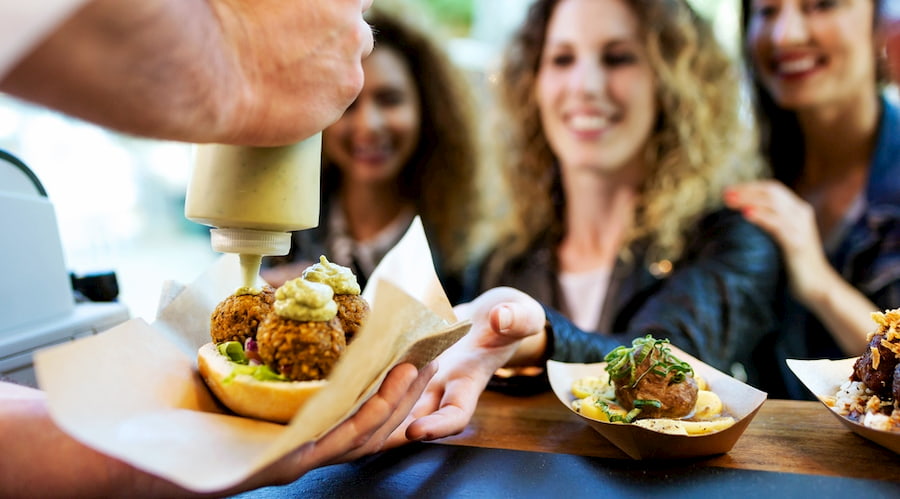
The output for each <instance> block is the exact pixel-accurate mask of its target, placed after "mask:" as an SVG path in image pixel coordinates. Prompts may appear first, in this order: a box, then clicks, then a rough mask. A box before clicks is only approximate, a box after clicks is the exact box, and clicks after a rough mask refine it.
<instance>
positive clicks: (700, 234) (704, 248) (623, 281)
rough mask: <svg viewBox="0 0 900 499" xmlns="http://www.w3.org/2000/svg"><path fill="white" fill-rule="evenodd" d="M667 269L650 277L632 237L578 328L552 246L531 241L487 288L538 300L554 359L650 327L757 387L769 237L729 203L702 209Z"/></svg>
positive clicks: (773, 263) (775, 269)
mask: <svg viewBox="0 0 900 499" xmlns="http://www.w3.org/2000/svg"><path fill="white" fill-rule="evenodd" d="M687 241H688V242H687V244H688V246H687V248H685V251H684V253H683V256H682V257H681V259H680V260H678V261H677V262H673V265H672V269H671V271H670V272H668V273H666V274H664V275H660V274H659V273H657V275H654V274H653V273H651V271H650V270H649V269H648V266H646V265H643V264H641V262H644V261H645V258H644V256H645V250H644V248H643V247H642V245H641V244H635V245H634V247H633V248H631V249H632V254H633V258H631V259H630V260H629V261H628V262H626V261H624V260H622V259H621V258H620V259H619V260H618V261H617V262H616V265H615V268H614V269H613V273H612V276H611V279H610V287H609V290H608V292H607V295H606V301H605V303H604V304H603V307H604V308H603V313H602V315H601V317H600V321H599V324H598V326H597V328H596V332H585V331H583V330H581V329H579V328H578V327H577V326H575V325H574V324H572V322H571V321H570V320H568V319H567V318H566V316H565V309H564V300H563V299H562V293H561V290H560V288H559V281H558V279H557V271H556V264H555V257H554V256H553V249H552V246H551V245H550V244H539V245H536V246H535V247H534V248H533V250H532V251H530V252H528V253H527V254H526V255H525V256H524V257H523V258H521V259H520V260H517V261H514V262H509V263H508V264H507V265H505V267H504V270H503V271H502V272H501V274H500V276H499V278H497V279H494V280H493V282H487V281H486V280H482V281H481V283H480V289H479V291H483V290H486V289H489V288H491V287H495V286H512V287H515V288H517V289H520V290H522V291H524V292H526V293H528V294H529V295H531V296H532V297H534V298H535V299H537V300H538V301H540V302H541V303H542V304H544V306H545V310H546V313H547V320H548V326H549V327H548V333H549V338H548V340H549V343H548V352H547V355H548V358H551V359H554V360H559V361H563V362H601V361H603V357H604V356H605V355H606V353H607V352H609V351H610V350H612V349H613V348H615V347H616V346H619V345H629V346H630V344H631V341H632V340H633V339H634V338H637V337H640V336H644V335H646V334H648V333H649V334H652V335H653V336H654V337H657V338H669V339H670V340H671V342H672V344H674V345H676V346H677V347H679V348H681V349H682V350H685V351H686V352H688V353H690V354H691V355H694V356H695V357H697V358H699V359H701V360H703V361H704V362H706V363H708V364H710V365H712V366H713V367H715V368H717V369H719V370H721V371H724V372H726V373H729V374H732V375H737V376H738V377H741V378H744V379H747V380H748V381H749V382H750V383H751V384H754V385H756V386H758V387H760V388H762V389H765V386H764V382H763V381H762V380H763V379H764V378H765V376H761V372H762V371H766V370H774V372H776V373H777V371H778V368H777V366H763V365H754V364H755V362H754V357H755V356H756V355H757V353H758V352H757V351H758V350H760V349H767V348H769V347H770V345H769V344H768V341H769V340H768V338H769V337H771V335H772V334H773V330H774V324H775V311H774V307H773V304H774V300H775V299H776V296H777V293H776V291H777V290H778V289H779V287H780V286H781V280H782V267H781V261H780V259H779V254H778V249H777V247H776V246H775V243H774V242H773V241H772V240H771V239H770V238H769V237H768V236H767V235H766V234H765V233H764V232H763V231H762V230H760V229H759V228H757V227H755V226H754V225H752V224H750V223H749V222H747V221H745V220H744V219H743V217H742V216H741V215H740V214H739V213H737V212H734V211H731V210H720V211H716V212H714V213H711V214H709V215H707V216H706V217H705V218H703V219H702V220H701V221H700V222H699V223H698V224H697V225H696V227H695V229H694V231H693V233H692V234H691V235H690V237H689V238H688V240H687ZM741 371H745V372H746V377H744V375H743V374H742V373H741Z"/></svg>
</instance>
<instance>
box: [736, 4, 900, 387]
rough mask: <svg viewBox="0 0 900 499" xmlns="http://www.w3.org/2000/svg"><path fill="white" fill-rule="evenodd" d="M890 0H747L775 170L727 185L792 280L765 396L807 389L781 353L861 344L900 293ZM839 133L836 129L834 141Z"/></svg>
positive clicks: (899, 134)
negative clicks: (887, 50) (775, 373)
mask: <svg viewBox="0 0 900 499" xmlns="http://www.w3.org/2000/svg"><path fill="white" fill-rule="evenodd" d="M895 3H896V2H893V1H881V0H835V1H828V2H806V1H801V0H778V1H763V0H743V2H742V12H743V28H744V29H743V38H744V42H745V48H746V54H745V55H746V57H745V61H746V62H745V64H746V66H747V69H748V71H749V73H750V74H751V75H752V77H753V85H752V89H753V104H754V110H755V114H756V117H757V120H758V122H759V123H760V128H761V131H762V141H761V150H762V152H763V154H764V155H765V156H766V159H767V160H768V161H769V163H770V165H771V168H772V174H773V176H774V180H772V181H766V182H756V183H750V184H746V185H742V186H737V187H735V188H734V189H731V190H730V191H728V192H726V196H725V200H726V202H727V203H728V205H729V206H731V207H732V208H734V209H738V210H741V211H742V212H743V214H744V216H745V218H746V219H747V220H749V221H750V222H752V223H754V224H757V225H758V226H759V227H761V228H762V229H764V230H766V231H767V232H768V233H769V234H770V235H771V236H772V237H773V239H775V240H776V241H777V242H778V244H779V246H780V248H781V253H782V255H783V258H784V261H785V264H786V268H787V277H788V283H787V284H788V286H787V288H788V291H789V293H786V296H784V297H783V299H782V300H781V301H782V303H781V304H780V308H782V309H783V310H784V312H783V316H782V317H781V324H780V325H779V327H778V330H779V331H780V336H779V338H778V339H777V341H776V345H775V347H774V349H775V351H774V355H775V358H774V359H772V360H771V361H770V362H771V363H772V364H773V365H778V366H781V367H782V371H783V372H782V377H781V378H780V379H776V380H773V384H772V386H769V387H767V389H768V390H769V392H770V395H775V396H781V397H796V398H805V397H808V396H809V392H808V391H807V390H806V389H805V388H804V387H803V386H801V385H799V383H798V382H797V380H796V378H795V377H794V375H793V373H791V372H790V371H787V369H786V364H785V362H784V359H786V358H843V357H847V356H857V355H859V354H860V353H862V352H863V351H864V350H865V348H866V344H867V340H866V336H867V334H868V333H869V329H870V325H871V324H870V320H869V316H870V314H871V313H872V312H874V311H876V310H884V309H888V308H892V307H895V306H896V305H897V303H900V264H898V262H900V253H898V251H897V247H898V245H897V241H900V204H898V200H900V161H898V158H900V109H898V108H897V106H896V103H895V102H894V101H892V99H890V98H889V97H888V93H887V92H886V90H887V86H886V84H887V73H888V72H887V68H886V64H885V61H884V58H883V55H884V50H883V42H884V40H883V38H882V32H881V31H880V29H881V27H882V26H881V25H880V17H879V16H880V14H881V13H882V10H881V9H882V8H883V7H884V6H885V5H888V4H895ZM837 137H839V138H840V140H836V138H837Z"/></svg>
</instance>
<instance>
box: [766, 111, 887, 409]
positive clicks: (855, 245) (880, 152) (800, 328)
mask: <svg viewBox="0 0 900 499" xmlns="http://www.w3.org/2000/svg"><path fill="white" fill-rule="evenodd" d="M836 248H837V249H836V250H834V251H832V252H829V254H828V259H829V261H830V262H831V265H832V266H833V267H834V268H835V269H836V270H837V271H838V273H840V275H841V276H843V278H844V279H845V280H846V281H847V282H849V283H850V284H852V285H853V286H854V287H855V288H856V289H858V290H859V291H860V292H862V294H864V295H866V296H867V297H868V298H869V299H870V300H872V302H873V303H874V304H875V305H876V306H877V307H878V309H880V310H886V309H893V308H897V307H900V109H898V108H897V106H896V105H895V104H893V103H892V102H890V101H888V100H887V99H885V98H882V113H881V118H880V123H879V126H878V139H877V142H876V145H875V150H874V153H873V156H872V164H871V169H870V171H869V179H868V181H867V184H866V191H865V209H864V211H863V212H862V214H861V215H860V217H859V218H858V219H857V220H856V221H854V222H853V224H852V225H851V227H850V229H849V230H848V231H847V232H846V234H845V236H844V238H843V239H842V240H841V241H840V243H839V244H838V245H837V247H836ZM873 312H874V310H873ZM872 327H873V329H874V327H875V324H874V323H873V324H872ZM779 329H780V333H781V334H780V335H779V338H778V341H777V345H776V352H777V356H778V358H777V361H778V363H779V365H780V367H781V368H782V370H783V374H784V376H783V377H784V384H785V390H786V391H785V393H783V394H779V395H784V396H786V397H790V398H811V395H810V393H809V392H808V391H807V390H806V389H805V388H803V386H802V385H800V383H799V382H798V381H797V380H796V378H795V377H794V376H793V374H791V373H790V372H788V371H787V370H786V366H785V364H784V359H787V358H808V359H817V358H842V357H845V356H846V355H845V354H843V353H842V351H841V349H840V348H839V347H838V345H837V343H836V342H835V341H834V339H833V338H832V336H831V335H830V334H829V332H828V330H827V329H826V328H825V326H824V325H822V323H821V322H819V321H818V320H817V319H816V318H815V317H814V316H813V315H812V314H811V313H810V312H808V311H807V310H806V309H804V308H803V307H802V306H801V305H799V304H798V303H796V302H795V301H793V300H792V299H790V298H787V299H786V305H785V308H784V311H783V317H782V319H781V325H780V327H779Z"/></svg>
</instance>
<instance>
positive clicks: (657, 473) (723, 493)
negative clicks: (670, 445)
mask: <svg viewBox="0 0 900 499" xmlns="http://www.w3.org/2000/svg"><path fill="white" fill-rule="evenodd" d="M872 465H873V466H878V464H877V463H872ZM891 468H893V466H892V465H891V464H888V465H887V469H885V472H886V473H887V476H894V477H895V479H897V480H900V476H898V475H900V470H897V469H891ZM237 497H240V498H242V499H250V498H254V499H258V498H266V499H268V498H276V497H279V498H280V497H328V498H336V497H353V498H356V497H383V498H391V499H393V498H400V497H429V498H430V497H463V498H465V497H473V498H475V497H478V498H481V497H490V498H523V497H542V498H543V497H547V498H571V497H592V498H622V497H660V498H666V499H671V498H679V497H691V498H696V497H709V498H717V497H728V498H731V497H771V498H773V499H774V498H781V497H809V498H810V499H812V498H816V499H818V498H825V497H829V498H830V497H840V498H842V499H847V498H853V497H859V498H866V499H874V498H882V497H883V498H900V482H890V481H877V480H860V479H852V478H841V477H827V476H819V475H800V474H795V473H773V472H766V471H748V470H737V469H731V468H716V467H710V466H703V465H702V464H701V462H700V461H691V462H687V463H675V462H672V461H666V462H648V461H622V460H610V459H599V458H591V457H582V456H573V455H567V454H548V453H541V452H523V451H511V450H500V449H482V448H475V447H459V446H452V445H438V444H417V445H410V446H406V447H404V448H400V449H396V450H393V451H390V452H386V453H383V454H379V455H377V456H373V457H368V458H364V459H361V460H359V461H356V462H353V463H350V464H342V465H335V466H329V467H325V468H320V469H318V470H314V471H312V472H311V473H309V474H307V475H306V476H304V477H303V478H301V479H300V480H297V481H296V482H294V483H291V484H289V485H284V486H281V487H267V488H262V489H258V490H255V491H252V492H248V493H245V494H242V495H240V496H237Z"/></svg>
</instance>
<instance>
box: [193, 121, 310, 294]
mask: <svg viewBox="0 0 900 499" xmlns="http://www.w3.org/2000/svg"><path fill="white" fill-rule="evenodd" d="M321 152H322V135H321V133H317V134H316V135H313V136H312V137H310V138H308V139H306V140H304V141H302V142H299V143H297V144H293V145H289V146H283V147H248V146H233V145H223V144H204V145H198V146H197V151H196V157H195V163H194V171H193V173H192V175H191V179H190V182H189V184H188V190H187V197H186V199H185V204H184V215H185V217H187V218H188V219H189V220H192V221H194V222H197V223H201V224H204V225H208V226H210V227H212V229H211V230H210V242H211V244H212V248H213V250H215V251H218V252H220V253H237V254H239V255H240V261H241V269H242V272H243V279H244V286H245V287H247V288H254V287H255V284H256V280H257V277H258V275H259V267H260V262H261V260H262V257H263V256H266V255H286V254H287V253H288V251H289V250H290V249H291V234H290V232H291V231H295V230H302V229H309V228H311V227H315V226H316V225H318V220H319V170H320V167H321V164H320V163H321Z"/></svg>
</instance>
